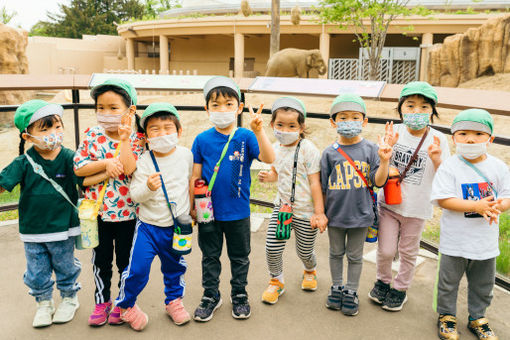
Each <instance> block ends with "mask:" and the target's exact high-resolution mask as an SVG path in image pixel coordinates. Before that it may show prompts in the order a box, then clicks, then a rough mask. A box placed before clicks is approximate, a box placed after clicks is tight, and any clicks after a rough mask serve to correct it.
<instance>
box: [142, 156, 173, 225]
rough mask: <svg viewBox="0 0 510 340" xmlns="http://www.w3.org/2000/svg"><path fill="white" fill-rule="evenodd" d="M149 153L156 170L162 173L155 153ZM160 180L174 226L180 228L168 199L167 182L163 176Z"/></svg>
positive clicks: (160, 176)
mask: <svg viewBox="0 0 510 340" xmlns="http://www.w3.org/2000/svg"><path fill="white" fill-rule="evenodd" d="M149 153H150V155H151V158H152V163H154V168H156V171H157V172H160V171H159V166H158V162H157V161H156V157H154V153H152V150H149ZM159 178H160V179H161V189H163V194H164V195H165V199H166V203H167V204H168V208H169V209H170V215H172V220H173V221H174V226H175V227H176V228H178V225H177V222H176V221H175V216H174V213H173V211H172V203H171V202H170V199H169V198H168V193H167V191H166V187H165V181H164V180H163V176H162V175H161V174H160V175H159Z"/></svg>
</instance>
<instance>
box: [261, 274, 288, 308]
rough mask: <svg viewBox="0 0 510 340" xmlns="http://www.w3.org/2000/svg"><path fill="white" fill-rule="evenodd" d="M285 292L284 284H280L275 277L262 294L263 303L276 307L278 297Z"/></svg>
mask: <svg viewBox="0 0 510 340" xmlns="http://www.w3.org/2000/svg"><path fill="white" fill-rule="evenodd" d="M283 292H285V288H284V285H283V283H281V282H280V280H278V279H277V278H276V277H273V278H272V279H271V281H269V286H268V287H267V288H266V290H265V291H264V293H262V302H265V303H269V304H271V305H274V304H275V303H277V302H278V297H279V296H280V295H282V294H283Z"/></svg>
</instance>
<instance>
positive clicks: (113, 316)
mask: <svg viewBox="0 0 510 340" xmlns="http://www.w3.org/2000/svg"><path fill="white" fill-rule="evenodd" d="M123 323H124V321H122V319H121V318H120V307H113V309H112V311H111V312H110V316H109V317H108V324H110V325H122V324H123Z"/></svg>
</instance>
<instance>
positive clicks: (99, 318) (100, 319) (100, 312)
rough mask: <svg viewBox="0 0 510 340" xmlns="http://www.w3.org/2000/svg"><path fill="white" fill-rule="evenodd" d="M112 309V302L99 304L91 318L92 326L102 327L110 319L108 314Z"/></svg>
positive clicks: (90, 323)
mask: <svg viewBox="0 0 510 340" xmlns="http://www.w3.org/2000/svg"><path fill="white" fill-rule="evenodd" d="M111 309H112V302H111V301H108V302H105V303H97V304H96V307H95V308H94V311H93V312H92V314H90V316H89V325H90V326H102V325H104V324H105V323H106V321H107V319H108V314H109V313H110V310H111Z"/></svg>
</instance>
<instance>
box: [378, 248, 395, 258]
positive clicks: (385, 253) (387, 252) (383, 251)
mask: <svg viewBox="0 0 510 340" xmlns="http://www.w3.org/2000/svg"><path fill="white" fill-rule="evenodd" d="M395 253H396V249H395V248H381V247H379V248H377V257H378V259H379V260H383V261H388V260H390V261H391V260H393V258H394V257H395Z"/></svg>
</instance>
